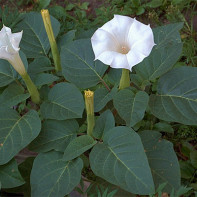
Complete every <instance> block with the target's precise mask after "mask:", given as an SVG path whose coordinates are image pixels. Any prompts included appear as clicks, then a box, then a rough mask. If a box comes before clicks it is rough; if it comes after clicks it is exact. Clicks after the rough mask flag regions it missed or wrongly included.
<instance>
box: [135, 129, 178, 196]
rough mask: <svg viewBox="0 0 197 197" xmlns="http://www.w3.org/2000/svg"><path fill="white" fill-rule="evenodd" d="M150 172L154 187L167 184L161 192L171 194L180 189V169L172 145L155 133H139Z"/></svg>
mask: <svg viewBox="0 0 197 197" xmlns="http://www.w3.org/2000/svg"><path fill="white" fill-rule="evenodd" d="M139 134H140V137H141V139H142V143H143V145H144V149H145V152H146V155H147V157H148V162H149V165H150V168H151V171H152V175H153V179H154V183H155V187H156V188H158V186H159V185H160V184H162V183H165V182H166V183H167V185H166V187H165V189H164V190H163V192H168V193H169V192H171V190H172V189H175V190H177V189H179V187H180V181H181V177H180V167H179V162H178V159H177V156H176V153H175V152H174V149H173V144H172V143H171V142H169V141H167V140H162V139H160V138H161V134H160V133H159V132H157V131H142V132H140V133H139Z"/></svg>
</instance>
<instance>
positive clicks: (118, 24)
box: [101, 15, 134, 45]
mask: <svg viewBox="0 0 197 197" xmlns="http://www.w3.org/2000/svg"><path fill="white" fill-rule="evenodd" d="M133 22H134V19H133V18H130V17H128V16H121V15H114V18H113V19H112V20H110V21H109V22H107V23H105V24H104V25H103V26H102V27H101V29H103V30H105V31H107V32H109V33H110V34H111V35H113V36H114V37H115V39H116V40H118V42H119V44H121V45H126V44H127V37H128V33H129V30H130V27H131V26H132V24H133Z"/></svg>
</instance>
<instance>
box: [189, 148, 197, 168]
mask: <svg viewBox="0 0 197 197" xmlns="http://www.w3.org/2000/svg"><path fill="white" fill-rule="evenodd" d="M190 159H191V163H192V165H193V166H194V167H195V168H196V169H197V150H194V151H192V152H191V153H190Z"/></svg>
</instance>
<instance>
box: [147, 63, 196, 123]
mask: <svg viewBox="0 0 197 197" xmlns="http://www.w3.org/2000/svg"><path fill="white" fill-rule="evenodd" d="M196 84H197V68H195V67H180V68H176V69H173V70H172V71H170V72H168V73H166V74H165V75H164V76H162V77H161V78H160V79H159V81H158V87H157V95H151V97H150V101H149V106H150V110H151V112H152V113H153V115H154V116H156V117H157V118H159V119H162V120H165V121H171V122H179V123H182V124H186V125H196V120H197V99H196V98H197V88H196Z"/></svg>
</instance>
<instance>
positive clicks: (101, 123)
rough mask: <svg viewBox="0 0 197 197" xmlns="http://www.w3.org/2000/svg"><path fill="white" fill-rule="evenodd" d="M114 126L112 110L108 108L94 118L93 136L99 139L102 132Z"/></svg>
mask: <svg viewBox="0 0 197 197" xmlns="http://www.w3.org/2000/svg"><path fill="white" fill-rule="evenodd" d="M113 127H115V120H114V116H113V114H112V112H111V111H110V110H109V109H108V110H106V111H105V112H103V113H102V114H101V115H100V116H99V117H98V118H97V120H96V122H95V126H94V130H93V136H94V137H95V138H98V139H101V138H102V137H103V134H104V133H106V132H107V131H109V130H110V129H112V128H113Z"/></svg>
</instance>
